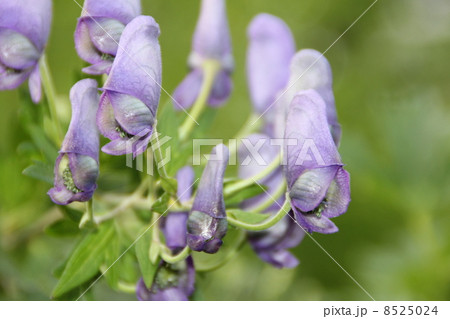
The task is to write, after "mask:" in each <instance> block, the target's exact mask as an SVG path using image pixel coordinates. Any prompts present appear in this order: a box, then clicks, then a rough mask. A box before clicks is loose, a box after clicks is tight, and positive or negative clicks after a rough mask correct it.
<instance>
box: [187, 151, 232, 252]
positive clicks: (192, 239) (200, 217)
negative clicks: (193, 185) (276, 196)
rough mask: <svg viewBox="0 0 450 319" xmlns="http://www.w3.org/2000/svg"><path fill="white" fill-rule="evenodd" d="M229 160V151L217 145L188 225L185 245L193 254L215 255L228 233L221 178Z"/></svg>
mask: <svg viewBox="0 0 450 319" xmlns="http://www.w3.org/2000/svg"><path fill="white" fill-rule="evenodd" d="M228 158H229V151H228V148H227V147H226V146H225V145H223V144H219V145H217V146H216V147H214V149H213V150H212V152H211V155H210V159H209V161H208V164H207V165H206V167H205V170H204V171H203V174H202V177H201V179H200V183H199V186H198V189H197V194H196V196H195V199H194V204H193V205H192V210H191V212H190V213H189V219H188V223H187V243H188V245H189V247H190V248H191V249H192V250H195V251H204V252H206V253H209V254H214V253H216V252H217V251H218V250H219V248H220V246H222V238H223V237H224V236H225V234H226V232H227V219H226V217H227V215H226V212H225V202H224V199H223V176H224V174H225V169H226V168H227V165H228Z"/></svg>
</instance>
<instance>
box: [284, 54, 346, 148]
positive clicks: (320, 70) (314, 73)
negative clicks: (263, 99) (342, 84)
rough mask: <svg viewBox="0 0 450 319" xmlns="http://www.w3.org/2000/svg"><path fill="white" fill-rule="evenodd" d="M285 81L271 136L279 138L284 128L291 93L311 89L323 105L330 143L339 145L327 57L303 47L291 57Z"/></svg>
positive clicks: (293, 94)
mask: <svg viewBox="0 0 450 319" xmlns="http://www.w3.org/2000/svg"><path fill="white" fill-rule="evenodd" d="M290 69H291V71H290V78H289V83H288V85H287V87H286V89H285V90H283V91H282V92H281V94H282V95H280V96H279V100H278V101H277V104H276V106H275V107H276V119H275V135H276V137H282V136H283V134H284V130H285V124H286V116H287V113H288V111H289V105H290V104H291V102H292V99H293V98H294V96H295V94H296V93H298V92H300V91H302V90H308V89H313V90H315V91H316V92H317V93H319V94H320V96H321V97H322V99H323V100H324V101H325V104H326V115H327V120H328V125H329V127H330V130H331V134H332V136H333V140H334V143H335V144H336V145H339V141H340V139H341V126H340V125H339V123H338V121H337V113H336V106H335V102H334V94H333V75H332V72H331V67H330V64H329V63H328V60H327V59H326V58H325V57H324V56H323V55H322V54H321V53H320V52H318V51H315V50H312V49H305V50H301V51H299V52H297V54H295V56H294V57H293V58H292V61H291V67H290Z"/></svg>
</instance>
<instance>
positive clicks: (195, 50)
mask: <svg viewBox="0 0 450 319" xmlns="http://www.w3.org/2000/svg"><path fill="white" fill-rule="evenodd" d="M206 60H215V61H218V62H219V63H220V71H219V73H218V74H217V75H216V78H215V81H214V85H213V88H212V90H211V94H210V96H209V99H208V104H209V105H211V106H220V105H222V104H223V103H225V102H226V100H227V99H228V96H229V95H230V93H231V89H232V82H231V78H230V74H231V72H232V71H233V67H234V62H233V56H232V53H231V38H230V31H229V27H228V21H227V15H226V6H225V0H203V1H202V6H201V11H200V17H199V19H198V22H197V27H196V29H195V33H194V37H193V41H192V52H191V55H190V56H189V62H188V63H189V67H190V68H191V72H190V73H189V74H188V75H187V76H186V78H185V79H184V80H183V82H181V84H180V85H179V86H178V87H177V89H176V90H175V92H174V93H173V97H174V99H175V101H176V102H177V103H175V106H176V107H177V108H179V109H186V108H189V107H191V106H192V104H193V103H194V101H195V100H196V98H197V96H198V94H199V93H200V88H201V86H202V82H203V70H202V66H203V64H204V62H205V61H206Z"/></svg>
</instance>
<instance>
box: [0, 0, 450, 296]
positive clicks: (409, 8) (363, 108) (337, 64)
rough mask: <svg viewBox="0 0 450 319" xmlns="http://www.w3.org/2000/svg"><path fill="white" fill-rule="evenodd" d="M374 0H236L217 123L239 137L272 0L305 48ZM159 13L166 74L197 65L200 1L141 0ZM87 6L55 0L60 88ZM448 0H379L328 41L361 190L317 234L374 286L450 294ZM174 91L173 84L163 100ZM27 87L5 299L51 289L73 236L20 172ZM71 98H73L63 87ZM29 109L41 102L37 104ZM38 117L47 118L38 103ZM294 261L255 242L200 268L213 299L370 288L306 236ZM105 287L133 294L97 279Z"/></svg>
mask: <svg viewBox="0 0 450 319" xmlns="http://www.w3.org/2000/svg"><path fill="white" fill-rule="evenodd" d="M372 2H373V1H368V0H364V1H363V0H340V1H331V0H279V1H273V0H244V1H242V0H228V1H227V5H228V15H229V20H230V26H231V31H232V37H233V47H234V54H235V59H236V71H235V73H234V84H235V89H234V92H233V95H232V97H231V99H230V100H229V103H228V104H227V105H226V106H225V107H223V108H222V109H220V110H219V111H218V114H217V116H216V118H215V122H214V125H213V126H212V131H211V133H210V136H211V137H225V138H230V137H232V136H233V134H234V133H236V132H237V131H238V130H239V128H240V126H241V125H242V124H243V123H244V121H245V119H246V116H247V115H248V114H249V113H250V110H251V105H250V102H249V97H248V93H247V88H246V79H245V53H246V47H247V42H246V27H247V25H248V23H249V21H250V20H251V19H252V17H253V16H254V15H256V14H257V13H259V12H268V13H271V14H274V15H277V16H279V17H281V18H283V19H284V20H285V21H286V22H287V23H288V25H289V26H290V27H291V28H292V31H293V33H294V35H295V38H296V41H297V46H298V48H299V49H300V48H315V49H317V50H319V51H322V52H323V51H324V50H326V49H327V48H328V47H329V46H330V44H331V43H333V41H335V40H336V39H337V38H338V37H339V36H340V35H341V34H342V32H344V31H345V30H346V29H347V28H348V27H349V26H350V24H351V23H352V22H353V21H354V20H355V19H356V18H357V17H358V16H359V15H360V14H361V13H362V12H363V11H364V10H365V9H366V8H367V7H368V6H369V5H370V4H371V3H372ZM142 3H143V7H144V13H145V14H149V15H152V16H153V17H155V19H156V20H157V21H158V23H159V24H160V26H161V30H162V35H161V38H160V40H161V46H162V53H163V70H164V74H163V86H164V88H166V89H167V90H168V91H169V92H171V91H173V89H174V88H175V87H176V85H177V83H179V81H181V80H182V78H183V77H184V75H185V74H186V70H187V68H186V59H187V56H188V53H189V51H190V42H191V35H192V32H193V30H194V26H195V21H196V18H197V15H198V7H199V1H193V0H191V1H180V0H176V1H175V0H142ZM79 14H80V8H79V7H78V6H77V4H76V3H75V2H73V1H72V0H64V1H60V0H58V1H54V19H53V28H52V32H51V38H50V42H49V46H48V57H49V63H50V67H51V70H52V73H53V77H54V80H55V83H56V88H57V91H58V93H59V94H61V95H67V94H68V92H69V89H70V87H71V86H72V85H73V83H74V78H75V77H76V74H77V72H78V71H77V70H79V69H80V68H81V67H82V66H83V63H82V61H81V60H80V59H79V58H78V57H77V55H76V53H75V50H74V45H73V32H74V29H75V25H76V19H77V17H78V15H79ZM449 52H450V2H449V1H447V0H433V1H423V0H396V1H387V0H380V1H378V3H377V4H375V6H374V7H373V8H372V9H371V10H370V11H369V12H368V13H367V14H366V15H365V16H364V17H362V18H361V20H360V21H359V22H358V23H356V24H355V25H354V27H353V28H351V29H350V30H349V31H348V32H347V33H346V34H345V35H344V36H343V37H342V38H341V39H340V40H339V41H338V42H337V43H336V44H335V45H334V46H333V47H332V48H331V49H330V50H329V51H328V52H327V54H326V57H327V58H328V59H329V61H330V63H331V65H332V67H333V72H334V79H335V84H334V88H335V95H336V101H337V108H338V113H339V120H340V122H341V124H342V126H343V132H344V135H343V140H342V143H341V148H340V151H341V155H342V158H343V160H344V162H345V163H346V164H347V167H346V169H347V170H348V171H349V172H350V173H351V177H352V202H351V204H350V208H349V210H348V212H347V213H346V214H345V215H343V216H342V217H340V218H338V219H337V220H336V223H337V225H338V227H339V228H340V232H339V233H337V234H333V235H320V234H314V237H315V239H316V240H317V241H318V242H319V243H320V244H321V245H322V246H323V247H324V248H325V249H326V250H327V251H328V252H329V253H330V254H331V255H332V256H333V257H334V258H335V259H336V261H338V262H339V263H340V264H341V265H342V267H344V268H345V269H346V270H347V271H348V272H349V273H350V274H351V275H352V276H353V277H354V278H355V279H356V280H357V281H358V282H359V283H360V284H361V285H362V286H363V287H364V288H365V289H366V290H367V291H368V292H369V293H370V294H371V295H372V296H373V297H374V298H375V299H377V300H386V299H399V300H404V299H413V300H432V299H437V300H449V299H450V125H449V124H450V102H449V101H450V76H449V74H450V62H449ZM167 100H168V97H167V96H165V95H164V94H163V95H162V99H161V101H162V103H164V102H165V101H167ZM20 101H21V100H20V91H19V90H17V91H11V92H0V110H1V117H0V136H2V142H1V144H0V189H1V191H0V300H36V299H37V300H46V299H48V298H49V296H50V293H51V290H52V288H53V287H54V285H55V283H56V279H55V278H54V277H53V276H52V270H53V269H54V268H55V267H56V266H58V265H59V264H61V262H62V261H64V259H65V258H66V257H67V256H68V254H69V253H70V251H71V249H72V247H73V246H74V244H75V242H76V240H74V239H73V238H71V237H67V238H63V239H61V238H54V237H51V236H49V235H47V234H45V233H44V232H43V229H44V228H45V226H46V225H47V224H48V223H50V222H51V221H52V220H54V219H55V214H57V212H56V210H55V208H54V206H53V205H52V204H51V202H50V200H49V198H48V197H47V195H46V192H47V190H48V188H49V186H48V185H47V184H45V183H43V182H38V181H35V180H33V179H31V178H29V177H26V176H24V175H22V174H21V172H22V171H23V169H24V168H26V167H27V166H29V165H30V163H31V159H30V157H29V156H27V152H28V151H27V150H28V149H29V148H30V147H31V146H30V140H31V139H30V135H29V134H28V133H27V132H26V131H25V129H24V126H23V121H24V118H25V117H26V115H24V114H28V116H29V114H31V115H32V114H35V113H37V111H36V110H35V109H36V108H38V106H31V105H28V104H24V103H21V102H20ZM61 107H62V108H63V107H64V108H67V105H65V103H64V102H63V100H61ZM30 109H31V110H30ZM35 121H36V124H39V125H42V123H41V122H40V121H41V120H40V117H38V116H36V119H35ZM293 252H294V253H295V255H297V256H298V258H299V259H300V260H301V264H300V266H299V267H297V268H296V269H293V270H277V269H273V268H271V267H270V266H268V265H265V264H263V263H262V262H261V261H260V260H259V259H258V258H257V257H256V256H255V254H254V253H253V252H252V251H251V249H249V248H248V247H246V248H245V249H244V250H243V251H242V252H241V253H240V254H239V257H238V258H235V259H234V260H233V261H232V262H230V263H229V264H228V265H226V266H225V267H223V268H221V269H219V270H217V271H215V272H212V273H207V274H203V275H200V276H198V278H197V285H198V288H199V294H198V298H201V299H206V300H368V299H369V297H368V296H367V295H366V294H365V293H364V292H363V291H362V290H361V289H360V288H359V287H358V286H357V285H356V284H355V283H354V282H353V281H352V280H351V279H350V278H349V277H348V276H347V275H346V274H345V273H344V272H343V271H342V270H341V269H340V268H339V267H338V266H337V265H336V264H335V263H334V262H333V261H332V260H331V259H330V258H329V257H328V256H327V255H326V254H325V253H324V252H323V251H322V250H321V249H320V248H319V247H318V246H317V245H316V244H315V243H314V242H313V241H312V240H311V239H309V238H305V240H304V241H303V243H302V244H301V245H300V246H299V247H297V248H296V249H294V250H293ZM94 295H95V298H96V299H98V300H108V299H113V300H115V299H117V300H119V299H127V300H128V299H130V300H133V299H135V297H134V296H133V295H126V294H120V293H115V292H111V291H110V290H109V289H108V288H107V286H106V285H105V284H104V283H103V282H100V283H99V284H98V285H96V286H95V287H94Z"/></svg>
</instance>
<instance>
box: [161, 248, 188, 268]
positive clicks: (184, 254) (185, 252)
mask: <svg viewBox="0 0 450 319" xmlns="http://www.w3.org/2000/svg"><path fill="white" fill-rule="evenodd" d="M167 249H168V248H167V247H166V249H161V252H160V255H161V258H162V259H163V260H164V261H165V262H166V263H169V264H175V263H177V262H180V261H183V260H185V259H186V258H187V256H189V254H190V253H191V249H190V248H189V246H186V247H184V249H183V250H182V251H180V252H179V253H178V254H176V255H175V256H173V255H171V254H169V253H167V251H166V250H167Z"/></svg>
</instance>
